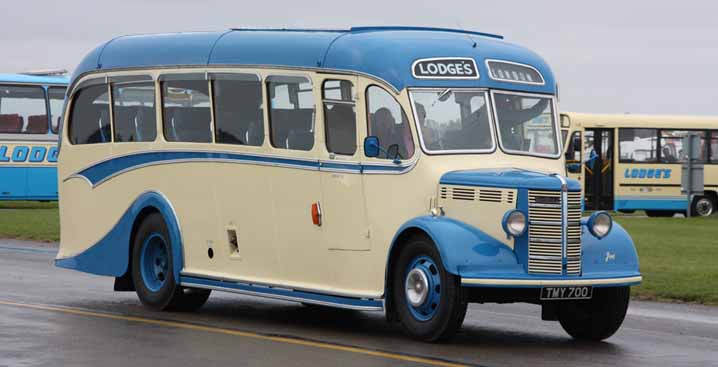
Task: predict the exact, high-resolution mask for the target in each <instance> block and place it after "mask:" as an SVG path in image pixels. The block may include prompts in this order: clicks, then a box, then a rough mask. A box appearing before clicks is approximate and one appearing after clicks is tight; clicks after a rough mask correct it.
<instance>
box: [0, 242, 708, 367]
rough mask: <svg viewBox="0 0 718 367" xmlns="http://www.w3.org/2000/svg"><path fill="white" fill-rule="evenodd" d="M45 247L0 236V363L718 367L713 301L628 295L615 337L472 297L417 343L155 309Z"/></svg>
mask: <svg viewBox="0 0 718 367" xmlns="http://www.w3.org/2000/svg"><path fill="white" fill-rule="evenodd" d="M55 252H56V247H55V246H54V245H52V244H38V243H30V242H19V241H10V240H0V366H107V367H110V366H194V365H197V366H199V365H202V366H215V365H217V366H220V365H227V366H228V365H232V366H283V367H284V366H312V367H323V366H342V367H350V366H427V365H434V366H459V365H471V366H611V367H616V366H701V367H704V366H718V308H716V307H703V306H697V305H677V304H661V303H652V302H633V303H632V304H631V307H630V309H629V315H628V317H627V319H626V321H625V323H624V324H623V327H622V329H621V330H619V332H618V333H617V334H616V335H614V336H613V337H612V338H610V339H608V340H607V341H605V342H602V343H580V342H575V341H573V340H571V339H570V338H569V337H568V336H567V335H566V334H565V333H564V332H563V330H562V329H561V327H560V325H559V324H558V323H556V322H547V321H541V320H540V308H539V307H537V306H533V305H525V304H511V305H478V304H476V305H471V306H470V308H469V312H468V314H467V317H466V321H465V322H464V327H463V328H462V329H461V331H460V333H459V335H458V336H457V337H456V338H455V339H454V340H452V341H451V342H449V343H444V344H426V343H421V342H417V341H413V340H411V339H408V338H407V337H405V336H404V335H403V334H402V333H401V330H400V329H399V327H398V326H396V325H390V324H387V323H386V322H385V321H384V318H383V314H381V313H377V312H366V313H365V312H355V311H343V310H322V309H315V308H308V307H304V306H301V305H299V304H294V303H289V302H278V301H270V300H264V299H257V298H251V297H243V296H238V295H233V294H221V293H218V292H215V293H213V294H212V297H211V298H210V300H209V302H208V303H207V304H206V305H205V306H204V307H203V308H202V309H200V310H199V311H198V312H196V313H168V312H153V311H149V310H147V309H145V308H144V307H142V305H141V304H140V303H139V301H138V300H137V297H136V296H135V294H134V293H124V292H122V293H119V292H113V291H112V284H113V280H112V279H111V278H105V277H97V276H92V275H88V274H83V273H79V272H74V271H70V270H64V269H59V268H56V267H54V266H53V264H52V259H53V258H54V254H55Z"/></svg>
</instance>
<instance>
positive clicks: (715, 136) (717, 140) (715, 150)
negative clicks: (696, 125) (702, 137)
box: [711, 131, 718, 163]
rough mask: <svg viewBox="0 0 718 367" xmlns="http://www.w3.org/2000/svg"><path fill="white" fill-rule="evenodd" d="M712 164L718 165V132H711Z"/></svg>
mask: <svg viewBox="0 0 718 367" xmlns="http://www.w3.org/2000/svg"><path fill="white" fill-rule="evenodd" d="M711 163H718V131H711Z"/></svg>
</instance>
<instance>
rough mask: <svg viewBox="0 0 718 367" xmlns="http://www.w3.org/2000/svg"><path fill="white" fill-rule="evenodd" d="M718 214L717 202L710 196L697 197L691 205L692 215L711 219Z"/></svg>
mask: <svg viewBox="0 0 718 367" xmlns="http://www.w3.org/2000/svg"><path fill="white" fill-rule="evenodd" d="M715 212H716V200H715V199H714V198H712V197H710V196H696V197H694V198H693V203H691V215H693V216H698V217H709V216H711V215H713V214H714V213H715Z"/></svg>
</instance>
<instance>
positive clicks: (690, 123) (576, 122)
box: [563, 112, 718, 129]
mask: <svg viewBox="0 0 718 367" xmlns="http://www.w3.org/2000/svg"><path fill="white" fill-rule="evenodd" d="M563 114H564V115H568V116H569V118H570V119H571V126H572V127H578V126H583V127H609V128H613V127H636V128H647V129H648V128H670V129H675V128H685V129H718V116H688V115H685V116H681V115H634V114H598V113H579V112H564V113H563Z"/></svg>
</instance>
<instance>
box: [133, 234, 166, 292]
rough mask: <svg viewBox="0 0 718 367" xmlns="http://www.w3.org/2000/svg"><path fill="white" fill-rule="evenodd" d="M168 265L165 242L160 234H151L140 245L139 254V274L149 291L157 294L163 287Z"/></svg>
mask: <svg viewBox="0 0 718 367" xmlns="http://www.w3.org/2000/svg"><path fill="white" fill-rule="evenodd" d="M169 264H170V261H169V252H168V251H167V241H165V238H164V237H163V236H162V235H161V234H159V233H156V232H153V233H151V234H150V235H149V236H148V237H147V239H145V242H144V243H143V244H142V251H141V253H140V274H141V275H142V282H143V283H144V285H145V287H147V289H148V290H149V291H151V292H158V291H159V290H160V289H162V287H163V286H164V285H165V282H167V277H168V276H169Z"/></svg>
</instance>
